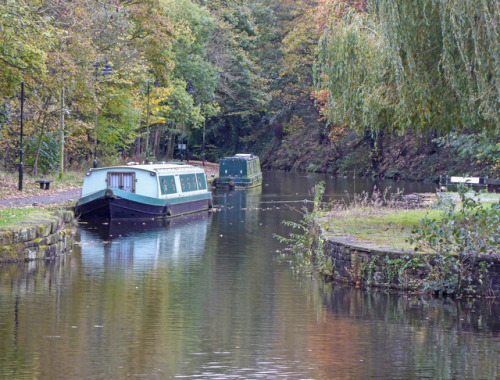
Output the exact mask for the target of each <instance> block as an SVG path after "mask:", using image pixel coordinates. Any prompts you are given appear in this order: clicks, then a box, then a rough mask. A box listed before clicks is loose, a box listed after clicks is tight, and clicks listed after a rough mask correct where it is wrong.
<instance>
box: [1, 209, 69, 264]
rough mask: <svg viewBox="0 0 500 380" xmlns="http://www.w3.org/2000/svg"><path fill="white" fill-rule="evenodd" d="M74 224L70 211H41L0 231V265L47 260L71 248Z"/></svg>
mask: <svg viewBox="0 0 500 380" xmlns="http://www.w3.org/2000/svg"><path fill="white" fill-rule="evenodd" d="M75 234H76V222H75V217H74V214H73V211H69V210H60V211H54V212H47V211H40V213H35V214H32V215H31V216H30V217H29V218H28V219H26V220H24V221H22V222H20V223H18V224H16V225H13V226H9V227H7V228H5V229H0V262H21V261H30V260H35V259H50V258H54V257H56V256H58V255H61V254H65V253H67V252H69V251H70V250H71V249H72V248H73V244H74V237H75Z"/></svg>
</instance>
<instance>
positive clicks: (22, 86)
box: [19, 82, 24, 191]
mask: <svg viewBox="0 0 500 380" xmlns="http://www.w3.org/2000/svg"><path fill="white" fill-rule="evenodd" d="M23 116H24V82H21V148H20V150H19V191H23Z"/></svg>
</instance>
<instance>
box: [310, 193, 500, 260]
mask: <svg viewBox="0 0 500 380" xmlns="http://www.w3.org/2000/svg"><path fill="white" fill-rule="evenodd" d="M470 196H471V197H474V198H475V199H476V200H479V201H480V202H481V205H482V207H483V208H491V207H492V205H493V204H495V203H498V201H499V199H500V194H492V193H490V194H480V195H477V194H476V195H475V196H474V195H473V193H471V195H470ZM446 200H447V201H452V202H454V203H455V204H457V209H456V210H457V212H459V211H460V210H461V205H460V203H459V196H458V194H457V193H445V194H441V195H440V202H438V199H437V198H436V202H435V203H434V204H430V205H428V206H427V207H425V208H420V209H405V208H401V207H398V206H397V205H393V204H390V202H389V204H388V205H387V206H384V207H380V205H377V204H375V205H373V204H370V202H364V203H363V204H360V203H362V202H354V204H353V205H351V206H350V207H348V208H341V209H333V210H330V211H320V212H319V213H318V215H317V221H318V222H319V223H320V225H321V226H322V228H323V230H324V231H325V235H326V237H349V238H352V239H353V240H358V241H360V242H363V243H372V244H376V245H379V246H380V247H381V248H382V247H384V248H385V247H388V248H393V249H405V250H407V249H414V245H413V244H410V243H409V242H408V238H409V237H410V233H411V231H412V230H413V229H414V228H415V227H417V226H420V221H421V220H422V219H423V218H429V219H436V220H441V218H442V217H443V215H444V214H443V209H442V208H441V207H440V206H439V203H441V202H444V201H446ZM375 203H376V202H375Z"/></svg>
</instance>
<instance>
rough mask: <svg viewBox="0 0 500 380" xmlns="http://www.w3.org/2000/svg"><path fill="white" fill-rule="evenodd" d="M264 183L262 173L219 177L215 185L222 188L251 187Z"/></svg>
mask: <svg viewBox="0 0 500 380" xmlns="http://www.w3.org/2000/svg"><path fill="white" fill-rule="evenodd" d="M260 185H262V173H259V174H257V175H253V176H250V177H219V178H216V179H215V187H216V188H220V189H250V188H253V187H257V186H260Z"/></svg>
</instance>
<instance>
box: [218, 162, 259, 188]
mask: <svg viewBox="0 0 500 380" xmlns="http://www.w3.org/2000/svg"><path fill="white" fill-rule="evenodd" d="M260 185H262V170H261V168H260V160H259V157H258V156H254V155H253V154H246V153H242V154H236V155H235V156H234V157H225V158H222V159H221V160H220V161H219V177H218V178H216V179H215V186H216V187H218V188H223V189H249V188H252V187H256V186H260Z"/></svg>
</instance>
